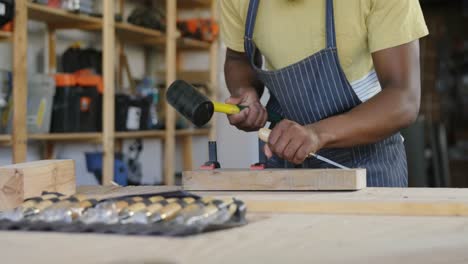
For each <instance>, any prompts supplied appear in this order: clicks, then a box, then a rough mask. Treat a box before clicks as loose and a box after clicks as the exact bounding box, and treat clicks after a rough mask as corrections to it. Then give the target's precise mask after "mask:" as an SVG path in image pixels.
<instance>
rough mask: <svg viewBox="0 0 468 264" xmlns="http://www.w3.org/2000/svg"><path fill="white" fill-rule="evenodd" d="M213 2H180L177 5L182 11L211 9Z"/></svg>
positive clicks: (192, 0) (198, 0) (200, 0)
mask: <svg viewBox="0 0 468 264" xmlns="http://www.w3.org/2000/svg"><path fill="white" fill-rule="evenodd" d="M212 2H216V1H213V0H178V1H177V5H178V8H180V9H197V8H200V9H209V8H210V6H211V3H212Z"/></svg>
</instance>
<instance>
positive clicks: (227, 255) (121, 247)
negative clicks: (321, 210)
mask: <svg viewBox="0 0 468 264" xmlns="http://www.w3.org/2000/svg"><path fill="white" fill-rule="evenodd" d="M248 220H249V224H247V225H246V226H244V227H240V228H234V229H229V230H223V231H218V232H210V233H206V234H203V235H197V236H190V237H184V238H165V237H137V236H116V235H103V234H57V233H38V232H1V233H0V248H2V262H4V263H80V264H82V263H204V264H211V263H213V264H215V263H216V264H217V263H226V264H230V263H273V264H275V263H327V264H337V263H344V262H345V263H352V264H362V263H379V264H387V263H392V264H393V263H412V264H422V263H424V264H427V263H430V264H437V263H457V264H462V263H466V260H467V258H468V252H467V250H466V248H467V247H468V236H467V222H466V218H455V217H452V218H447V217H444V218H441V217H373V216H333V215H332V216H329V215H323V216H321V215H303V214H286V215H254V214H248ZM19 245H21V246H19ZM38 245H40V246H38ZM97 245H99V246H97ZM78 248H79V249H80V251H82V252H86V254H80V256H79V257H73V256H76V249H78ZM155 248H156V249H159V248H161V249H164V250H155ZM24 252H28V254H25V253H24ZM50 252H54V254H50ZM135 252H138V254H135Z"/></svg>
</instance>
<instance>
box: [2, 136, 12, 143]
mask: <svg viewBox="0 0 468 264" xmlns="http://www.w3.org/2000/svg"><path fill="white" fill-rule="evenodd" d="M10 142H11V136H10V135H0V144H8V143H10Z"/></svg>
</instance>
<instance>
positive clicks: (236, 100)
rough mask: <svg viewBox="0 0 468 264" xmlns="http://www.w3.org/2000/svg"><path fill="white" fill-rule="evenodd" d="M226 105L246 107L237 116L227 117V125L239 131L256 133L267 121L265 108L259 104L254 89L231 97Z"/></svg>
mask: <svg viewBox="0 0 468 264" xmlns="http://www.w3.org/2000/svg"><path fill="white" fill-rule="evenodd" d="M226 103H227V104H234V105H242V106H247V108H245V109H243V110H242V111H241V112H240V113H239V114H234V115H228V120H229V123H230V124H231V125H233V126H235V127H237V128H238V129H240V130H243V131H246V132H250V131H257V130H259V129H260V128H262V127H264V126H265V124H266V122H267V120H268V113H267V111H266V108H265V107H264V106H263V105H262V104H261V103H260V99H259V98H258V95H257V92H256V91H255V89H252V90H249V91H244V92H243V93H242V95H240V96H238V97H234V96H231V97H230V98H228V99H227V100H226Z"/></svg>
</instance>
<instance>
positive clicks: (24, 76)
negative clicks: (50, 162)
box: [12, 0, 28, 163]
mask: <svg viewBox="0 0 468 264" xmlns="http://www.w3.org/2000/svg"><path fill="white" fill-rule="evenodd" d="M14 30H15V32H14V34H13V133H12V136H13V155H12V156H13V163H20V162H25V161H26V155H27V133H28V132H27V129H28V128H27V124H26V113H27V109H26V108H27V107H25V106H26V105H27V98H28V9H27V0H19V1H16V5H15V20H14Z"/></svg>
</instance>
